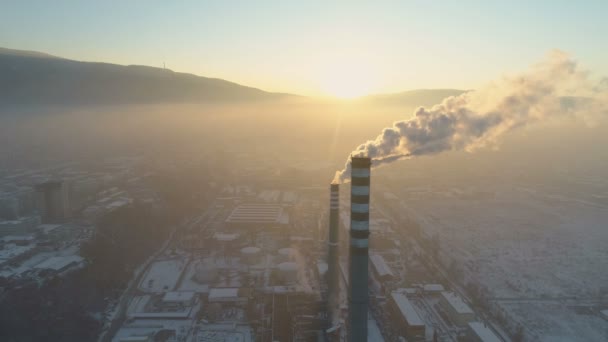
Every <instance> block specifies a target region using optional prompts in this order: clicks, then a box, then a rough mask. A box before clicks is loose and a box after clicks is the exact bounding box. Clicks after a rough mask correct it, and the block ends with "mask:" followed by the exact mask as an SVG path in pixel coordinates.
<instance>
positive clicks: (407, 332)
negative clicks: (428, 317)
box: [389, 292, 426, 341]
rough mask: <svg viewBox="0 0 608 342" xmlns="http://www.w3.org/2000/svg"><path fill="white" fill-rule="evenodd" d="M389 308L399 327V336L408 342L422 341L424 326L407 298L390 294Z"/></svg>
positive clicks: (394, 293)
mask: <svg viewBox="0 0 608 342" xmlns="http://www.w3.org/2000/svg"><path fill="white" fill-rule="evenodd" d="M389 306H390V308H391V313H392V316H393V317H394V319H395V320H396V321H397V325H398V326H399V327H401V329H400V331H399V332H400V334H402V335H403V336H404V337H406V338H407V339H408V341H424V339H425V334H426V326H425V324H424V322H423V321H422V319H421V318H420V316H419V315H418V312H417V311H416V309H414V306H413V305H412V303H410V301H409V300H408V299H407V297H406V296H405V295H404V294H402V293H399V292H392V293H391V295H390V298H389Z"/></svg>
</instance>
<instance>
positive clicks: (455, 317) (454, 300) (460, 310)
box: [439, 291, 475, 326]
mask: <svg viewBox="0 0 608 342" xmlns="http://www.w3.org/2000/svg"><path fill="white" fill-rule="evenodd" d="M439 303H440V304H441V306H442V307H443V309H444V310H445V311H446V312H447V314H448V315H449V316H450V319H451V320H452V322H453V323H454V324H457V325H462V326H464V325H466V324H467V323H468V322H471V321H473V320H474V319H475V313H474V312H473V310H471V308H470V307H469V306H468V305H467V303H465V302H464V301H463V300H462V298H460V297H458V296H457V295H456V294H454V293H453V292H447V291H443V292H441V296H440V299H439Z"/></svg>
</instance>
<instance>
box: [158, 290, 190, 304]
mask: <svg viewBox="0 0 608 342" xmlns="http://www.w3.org/2000/svg"><path fill="white" fill-rule="evenodd" d="M195 295H196V292H194V291H181V292H178V291H172V292H167V293H165V296H164V297H163V302H189V301H191V300H192V299H193V298H194V296H195Z"/></svg>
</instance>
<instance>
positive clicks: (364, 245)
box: [348, 157, 371, 342]
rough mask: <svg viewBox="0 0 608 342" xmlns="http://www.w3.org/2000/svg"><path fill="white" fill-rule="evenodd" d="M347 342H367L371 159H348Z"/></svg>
mask: <svg viewBox="0 0 608 342" xmlns="http://www.w3.org/2000/svg"><path fill="white" fill-rule="evenodd" d="M351 166H352V168H351V188H350V189H351V190H350V257H349V272H348V274H349V284H350V286H349V289H348V291H349V292H348V302H349V308H348V312H349V315H348V341H351V342H366V341H367V313H368V300H369V299H368V247H369V195H370V171H371V159H370V158H367V157H351Z"/></svg>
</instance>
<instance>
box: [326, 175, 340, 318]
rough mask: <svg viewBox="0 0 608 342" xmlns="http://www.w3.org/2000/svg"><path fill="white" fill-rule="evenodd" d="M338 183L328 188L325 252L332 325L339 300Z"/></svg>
mask: <svg viewBox="0 0 608 342" xmlns="http://www.w3.org/2000/svg"><path fill="white" fill-rule="evenodd" d="M339 225H340V185H339V184H331V185H330V188H329V239H328V242H327V244H328V253H327V288H328V291H327V292H328V294H327V298H328V303H329V307H328V311H329V323H330V325H334V324H336V323H337V322H334V321H333V320H334V319H335V317H336V316H337V310H338V301H339V293H338V292H339V284H338V281H339V273H340V270H339V269H338V262H339V260H338V258H339V254H338V252H339V251H338V240H339V234H340V227H339Z"/></svg>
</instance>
